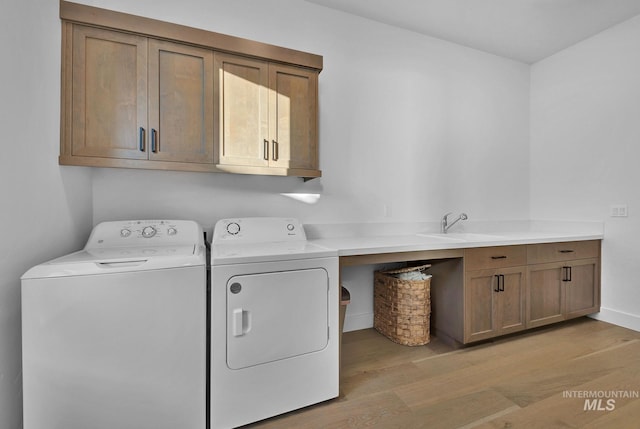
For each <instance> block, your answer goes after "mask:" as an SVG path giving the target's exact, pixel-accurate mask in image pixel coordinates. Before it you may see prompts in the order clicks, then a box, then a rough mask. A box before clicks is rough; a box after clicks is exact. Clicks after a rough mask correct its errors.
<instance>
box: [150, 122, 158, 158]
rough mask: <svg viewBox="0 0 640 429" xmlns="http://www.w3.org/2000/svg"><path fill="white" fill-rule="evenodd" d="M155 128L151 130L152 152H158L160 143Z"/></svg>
mask: <svg viewBox="0 0 640 429" xmlns="http://www.w3.org/2000/svg"><path fill="white" fill-rule="evenodd" d="M156 134H157V133H156V130H155V128H151V152H153V153H156V152H158V141H157V136H156Z"/></svg>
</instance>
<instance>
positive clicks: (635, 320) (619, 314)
mask: <svg viewBox="0 0 640 429" xmlns="http://www.w3.org/2000/svg"><path fill="white" fill-rule="evenodd" d="M590 317H592V318H594V319H597V320H602V321H603V322H608V323H613V324H614V325H618V326H622V327H623V328H629V329H633V330H634V331H638V332H640V316H639V315H637V314H630V313H625V312H623V311H619V310H613V309H611V308H605V307H602V308H601V309H600V313H596V314H592V315H590Z"/></svg>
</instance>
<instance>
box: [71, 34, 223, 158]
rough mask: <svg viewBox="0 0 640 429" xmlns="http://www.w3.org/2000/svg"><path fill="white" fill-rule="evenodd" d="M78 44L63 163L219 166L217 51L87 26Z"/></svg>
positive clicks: (75, 38)
mask: <svg viewBox="0 0 640 429" xmlns="http://www.w3.org/2000/svg"><path fill="white" fill-rule="evenodd" d="M72 40H73V51H72V52H73V55H72V58H71V64H72V67H71V76H70V77H71V79H70V81H69V82H68V84H69V86H70V88H71V91H70V92H71V106H67V107H70V111H71V123H70V124H69V125H70V126H69V128H68V129H67V131H68V134H67V136H66V137H67V138H66V139H65V140H64V141H63V148H62V149H63V150H62V154H61V158H60V160H61V162H62V163H65V164H79V165H95V166H105V167H118V166H132V167H141V168H145V167H148V166H152V165H154V164H151V163H150V161H154V162H155V161H165V162H177V163H188V164H187V165H185V167H190V166H191V164H196V163H201V164H212V163H213V53H212V52H211V51H208V50H205V49H200V48H195V47H192V46H187V45H181V44H177V43H172V42H166V41H159V40H154V39H148V38H145V37H141V36H137V35H132V34H126V33H121V32H117V31H111V30H103V29H98V28H94V27H86V26H82V25H74V26H73V27H72ZM123 160H125V161H127V164H126V165H123V164H122V162H123ZM160 165H162V166H164V168H168V166H166V165H165V164H160ZM178 168H180V166H178Z"/></svg>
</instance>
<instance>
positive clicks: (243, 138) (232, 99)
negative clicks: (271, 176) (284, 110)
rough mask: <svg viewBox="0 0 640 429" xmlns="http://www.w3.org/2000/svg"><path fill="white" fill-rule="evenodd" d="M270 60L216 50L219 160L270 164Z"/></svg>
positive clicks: (245, 163) (228, 163)
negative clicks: (254, 58)
mask: <svg viewBox="0 0 640 429" xmlns="http://www.w3.org/2000/svg"><path fill="white" fill-rule="evenodd" d="M268 85H269V74H268V63H266V62H264V61H259V60H253V59H249V58H244V57H240V56H235V55H227V54H221V53H217V52H216V53H215V55H214V95H215V105H216V107H217V109H218V111H217V113H216V114H215V122H214V123H215V128H216V130H217V131H216V138H217V140H218V141H217V142H216V143H217V147H218V159H217V163H218V164H220V165H223V166H224V165H240V166H258V167H266V166H268V165H269V158H270V157H269V151H270V147H271V142H270V141H269V88H268Z"/></svg>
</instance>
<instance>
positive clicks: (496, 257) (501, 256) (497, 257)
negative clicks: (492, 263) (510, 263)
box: [491, 255, 507, 259]
mask: <svg viewBox="0 0 640 429" xmlns="http://www.w3.org/2000/svg"><path fill="white" fill-rule="evenodd" d="M491 259H507V257H506V256H505V255H500V256H492V257H491Z"/></svg>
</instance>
